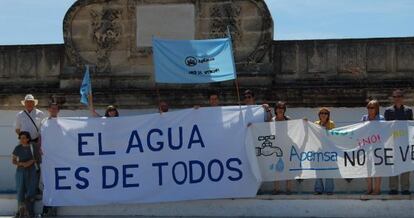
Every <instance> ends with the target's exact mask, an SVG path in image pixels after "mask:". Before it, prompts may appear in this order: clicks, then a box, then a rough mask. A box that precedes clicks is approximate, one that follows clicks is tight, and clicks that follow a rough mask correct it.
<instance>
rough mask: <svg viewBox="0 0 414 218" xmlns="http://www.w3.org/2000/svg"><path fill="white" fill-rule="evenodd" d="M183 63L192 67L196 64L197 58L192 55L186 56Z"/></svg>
mask: <svg viewBox="0 0 414 218" xmlns="http://www.w3.org/2000/svg"><path fill="white" fill-rule="evenodd" d="M185 65H187V66H189V67H194V66H196V65H197V58H195V57H193V56H188V57H187V58H186V59H185Z"/></svg>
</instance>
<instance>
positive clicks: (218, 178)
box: [208, 159, 224, 182]
mask: <svg viewBox="0 0 414 218" xmlns="http://www.w3.org/2000/svg"><path fill="white" fill-rule="evenodd" d="M214 163H217V165H218V167H219V174H218V177H217V178H213V175H212V171H213V170H212V167H213V164H214ZM223 174H224V167H223V164H222V163H221V161H219V160H217V159H213V160H211V161H210V163H208V178H210V180H211V181H213V182H218V181H220V180H221V178H223Z"/></svg>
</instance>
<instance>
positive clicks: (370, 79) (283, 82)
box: [268, 38, 414, 107]
mask: <svg viewBox="0 0 414 218" xmlns="http://www.w3.org/2000/svg"><path fill="white" fill-rule="evenodd" d="M273 45H274V46H273V49H274V50H273V53H274V64H273V67H274V74H273V86H272V89H271V91H270V92H271V94H270V96H268V97H269V98H271V99H284V100H286V101H288V102H289V103H290V104H291V105H300V106H321V105H328V106H350V107H351V106H363V105H364V103H365V100H366V99H367V98H368V97H373V98H376V99H379V100H380V101H381V102H382V104H383V105H386V104H389V102H390V100H391V99H390V97H391V96H390V95H391V92H392V90H393V89H394V88H402V89H405V90H406V92H407V102H408V103H409V104H411V105H412V104H414V98H413V97H414V93H412V90H411V89H412V87H413V84H414V80H413V79H414V38H386V39H344V40H302V41H274V43H273Z"/></svg>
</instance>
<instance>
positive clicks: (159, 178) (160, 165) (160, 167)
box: [152, 162, 168, 186]
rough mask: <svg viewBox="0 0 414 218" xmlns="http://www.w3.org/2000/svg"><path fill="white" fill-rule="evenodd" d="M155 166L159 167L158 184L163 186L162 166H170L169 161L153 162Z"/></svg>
mask: <svg viewBox="0 0 414 218" xmlns="http://www.w3.org/2000/svg"><path fill="white" fill-rule="evenodd" d="M152 166H153V167H158V185H159V186H162V167H163V166H168V163H167V162H161V163H153V164H152Z"/></svg>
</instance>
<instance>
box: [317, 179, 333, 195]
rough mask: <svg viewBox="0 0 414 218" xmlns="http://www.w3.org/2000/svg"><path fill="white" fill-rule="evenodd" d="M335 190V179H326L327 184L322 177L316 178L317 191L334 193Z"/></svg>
mask: <svg viewBox="0 0 414 218" xmlns="http://www.w3.org/2000/svg"><path fill="white" fill-rule="evenodd" d="M333 191H334V180H333V179H325V186H324V184H323V180H322V179H316V181H315V192H320V193H323V192H326V193H333Z"/></svg>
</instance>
